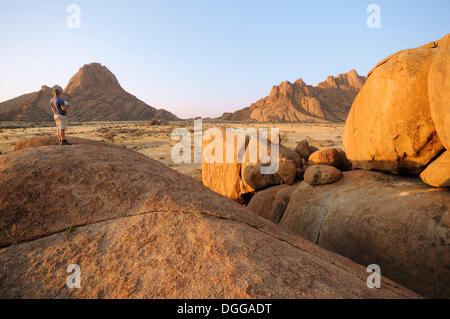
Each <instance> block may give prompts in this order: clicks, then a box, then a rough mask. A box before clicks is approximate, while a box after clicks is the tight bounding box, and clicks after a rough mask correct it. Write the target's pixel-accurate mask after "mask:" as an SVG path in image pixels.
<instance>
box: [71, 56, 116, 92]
mask: <svg viewBox="0 0 450 319" xmlns="http://www.w3.org/2000/svg"><path fill="white" fill-rule="evenodd" d="M99 90H102V91H105V90H107V91H111V90H113V91H116V90H123V89H122V87H121V86H120V84H119V81H117V78H116V77H115V75H114V74H113V73H112V72H111V71H110V70H109V69H108V68H107V67H106V66H104V65H101V64H100V63H90V64H85V65H84V66H83V67H81V68H80V70H79V71H78V72H77V73H76V74H75V75H74V76H73V77H72V78H71V79H70V81H69V83H68V84H67V86H66V88H65V89H64V93H66V94H69V95H73V94H77V93H86V92H95V91H99Z"/></svg>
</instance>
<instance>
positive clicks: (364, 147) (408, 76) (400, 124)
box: [343, 41, 450, 174]
mask: <svg viewBox="0 0 450 319" xmlns="http://www.w3.org/2000/svg"><path fill="white" fill-rule="evenodd" d="M441 44H442V41H441V42H431V43H429V44H427V45H423V46H421V47H418V48H416V49H409V50H403V51H400V52H398V53H396V54H394V55H392V56H390V57H388V58H386V59H384V60H383V61H381V62H380V63H378V65H377V66H376V67H375V69H373V70H372V71H371V72H370V73H369V77H368V79H367V81H366V83H365V84H364V86H363V88H362V89H361V91H360V92H359V94H358V96H357V97H356V99H355V101H354V103H353V106H352V108H351V110H350V113H349V115H348V119H347V122H346V124H345V129H344V135H343V140H344V147H345V152H346V153H347V156H348V158H349V159H350V160H351V161H352V163H353V166H354V167H358V168H362V169H366V170H381V171H388V172H391V173H394V174H397V173H405V174H418V173H420V172H421V171H422V170H423V168H424V167H425V166H426V165H427V164H428V163H429V162H430V161H431V160H432V159H433V158H434V157H435V156H437V155H438V154H439V153H440V152H441V151H442V149H443V145H442V143H441V140H440V139H439V137H438V134H437V133H436V127H435V123H434V122H433V119H434V118H436V117H439V118H440V117H441V116H444V114H446V112H448V111H445V112H443V113H442V112H441V111H440V109H441V108H445V109H446V110H448V104H445V102H444V101H445V99H446V98H447V97H448V92H447V91H448V90H445V89H444V88H445V83H446V82H442V81H443V77H448V76H447V74H446V73H445V72H447V71H444V69H445V70H446V65H447V64H446V63H447V62H443V63H440V62H439V61H444V60H445V61H446V60H448V59H450V56H449V55H448V50H447V49H445V51H444V50H443V49H442V48H441ZM436 59H437V60H436ZM432 64H434V66H433V68H431V66H432ZM441 68H442V73H439V74H438V75H436V76H433V72H435V70H436V69H439V70H440V69H441ZM430 77H431V78H432V79H433V81H434V83H435V84H432V85H431V87H430V90H431V94H432V97H431V100H432V101H434V102H432V105H434V107H433V109H434V110H435V111H434V113H435V115H434V116H433V118H432V114H431V112H430V100H429V97H428V96H429V89H428V82H429V78H430ZM447 81H448V79H447ZM436 92H442V93H436ZM433 94H434V97H433ZM446 94H447V95H446ZM446 96H447V97H446ZM439 103H442V104H440V106H437V105H439ZM444 117H445V116H444ZM443 121H445V120H441V124H440V125H438V126H440V127H441V128H442V129H441V131H442V132H444V131H446V130H447V128H444V127H448V123H447V125H446V124H445V123H444V122H443ZM443 134H444V133H443ZM445 134H446V133H445Z"/></svg>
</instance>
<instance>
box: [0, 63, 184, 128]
mask: <svg viewBox="0 0 450 319" xmlns="http://www.w3.org/2000/svg"><path fill="white" fill-rule="evenodd" d="M51 97H52V89H51V88H49V87H48V86H45V85H44V86H42V87H41V90H39V91H37V92H33V93H29V94H25V95H22V96H19V97H17V98H14V99H11V100H9V101H5V102H3V103H0V121H48V120H52V113H51V109H50V104H49V101H50V99H51ZM63 98H64V99H67V100H69V103H70V105H71V109H70V113H69V115H70V119H71V120H72V121H134V120H150V119H161V120H176V119H178V118H177V116H175V115H174V114H172V113H170V112H168V111H166V110H163V109H156V108H154V107H151V106H149V105H147V104H146V103H144V102H142V101H141V100H139V99H138V98H136V97H135V96H134V95H131V94H130V93H128V92H126V91H125V90H124V89H123V88H122V87H121V86H120V84H119V82H118V81H117V78H116V77H115V76H114V74H113V73H112V72H111V71H110V70H108V68H106V67H105V66H103V65H101V64H99V63H91V64H87V65H84V66H83V67H82V68H81V69H80V70H79V71H78V73H76V74H75V75H74V76H73V77H72V78H71V79H70V81H69V83H68V84H67V86H66V88H65V89H64V95H63Z"/></svg>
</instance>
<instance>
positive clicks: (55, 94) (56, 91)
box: [53, 86, 63, 96]
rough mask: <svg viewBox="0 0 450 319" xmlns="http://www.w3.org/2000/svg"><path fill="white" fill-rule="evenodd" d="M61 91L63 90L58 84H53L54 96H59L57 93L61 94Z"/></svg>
mask: <svg viewBox="0 0 450 319" xmlns="http://www.w3.org/2000/svg"><path fill="white" fill-rule="evenodd" d="M62 92H63V90H62V88H61V87H59V86H55V87H54V88H53V95H54V96H59V95H61V94H62Z"/></svg>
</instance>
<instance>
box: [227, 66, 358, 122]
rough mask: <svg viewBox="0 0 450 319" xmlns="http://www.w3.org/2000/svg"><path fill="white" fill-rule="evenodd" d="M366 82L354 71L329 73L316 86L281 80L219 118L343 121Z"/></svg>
mask: <svg viewBox="0 0 450 319" xmlns="http://www.w3.org/2000/svg"><path fill="white" fill-rule="evenodd" d="M365 81H366V77H364V76H360V75H358V73H357V72H356V71H355V70H351V71H350V72H348V73H344V74H339V75H338V76H336V77H333V76H329V77H328V78H327V80H326V81H324V82H321V83H319V84H318V85H317V86H315V87H314V86H311V85H307V84H306V83H305V82H304V81H303V80H302V79H301V78H300V79H298V80H297V81H295V82H294V83H291V82H289V81H284V82H282V83H281V84H280V85H276V86H274V87H273V88H272V90H271V92H270V94H269V95H268V96H267V97H265V98H262V99H260V100H259V101H257V102H256V103H253V104H252V105H250V106H249V107H246V108H244V109H241V110H239V111H236V112H234V113H224V114H223V115H222V116H221V117H220V118H219V119H221V120H228V121H244V122H245V121H255V122H328V121H331V122H344V121H345V120H346V118H347V115H348V112H349V111H350V107H351V105H352V103H353V100H354V99H355V97H356V95H357V94H358V92H359V90H360V89H361V88H362V86H363V85H364V83H365Z"/></svg>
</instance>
